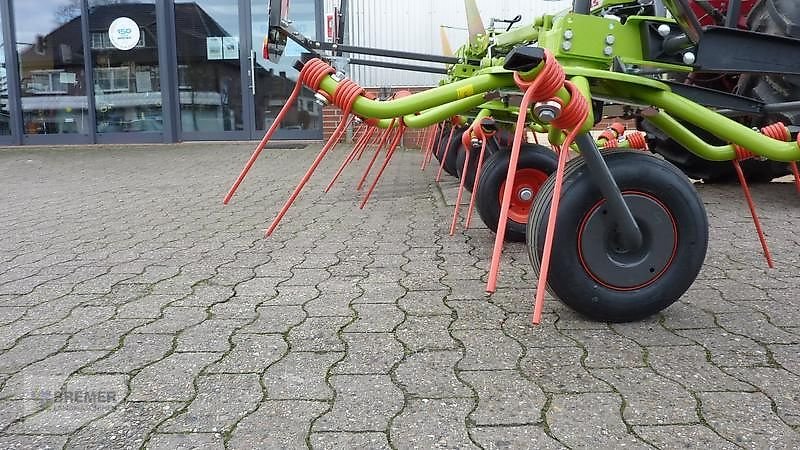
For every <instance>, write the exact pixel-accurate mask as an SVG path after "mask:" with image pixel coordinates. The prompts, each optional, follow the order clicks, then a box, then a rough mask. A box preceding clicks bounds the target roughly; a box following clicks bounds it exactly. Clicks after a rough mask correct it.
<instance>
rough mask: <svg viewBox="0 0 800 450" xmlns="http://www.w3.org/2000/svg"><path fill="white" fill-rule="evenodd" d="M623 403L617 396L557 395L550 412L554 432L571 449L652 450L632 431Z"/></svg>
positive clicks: (593, 394) (613, 394) (600, 394)
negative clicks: (621, 412) (622, 412)
mask: <svg viewBox="0 0 800 450" xmlns="http://www.w3.org/2000/svg"><path fill="white" fill-rule="evenodd" d="M621 404H622V399H621V398H620V397H619V395H618V394H615V393H608V394H606V393H587V394H556V395H554V396H553V400H552V404H551V406H550V409H549V410H548V411H547V422H548V423H549V424H550V432H551V433H552V435H553V436H554V437H555V438H556V439H558V440H559V441H560V442H562V443H563V444H564V445H566V446H568V447H587V446H589V445H590V446H591V447H594V448H620V447H622V446H624V447H626V448H651V447H650V446H649V445H647V444H645V443H644V442H642V441H641V440H639V439H637V438H636V436H634V435H632V434H630V433H629V432H628V429H627V427H626V425H625V423H624V422H623V421H622V419H621V418H620V416H619V410H620V406H621ZM587 443H591V444H589V445H587Z"/></svg>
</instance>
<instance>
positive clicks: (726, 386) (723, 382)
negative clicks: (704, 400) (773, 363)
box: [648, 345, 752, 392]
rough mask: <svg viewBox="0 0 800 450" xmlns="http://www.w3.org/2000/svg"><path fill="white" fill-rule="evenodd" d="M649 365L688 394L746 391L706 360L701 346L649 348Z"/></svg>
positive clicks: (744, 385) (745, 388) (748, 388)
mask: <svg viewBox="0 0 800 450" xmlns="http://www.w3.org/2000/svg"><path fill="white" fill-rule="evenodd" d="M648 362H649V363H650V366H651V367H652V368H653V370H655V371H656V372H658V373H659V374H661V375H662V376H664V377H667V378H669V379H671V380H673V381H675V382H677V383H679V384H680V385H681V386H683V387H685V388H686V389H688V390H690V391H692V392H703V391H749V390H751V389H752V387H751V386H748V385H747V384H745V383H742V382H741V381H739V380H737V379H736V378H734V377H731V376H730V375H728V374H726V373H725V372H723V371H722V370H720V369H719V367H717V366H715V365H714V364H712V363H710V362H709V361H708V360H707V356H706V351H705V349H703V348H702V347H699V346H696V345H695V346H693V347H686V346H680V347H650V348H648Z"/></svg>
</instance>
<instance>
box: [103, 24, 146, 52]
mask: <svg viewBox="0 0 800 450" xmlns="http://www.w3.org/2000/svg"><path fill="white" fill-rule="evenodd" d="M139 37H140V32H139V25H137V24H136V22H134V21H133V20H132V19H129V18H127V17H119V18H117V19H115V20H114V21H113V22H111V26H110V27H108V38H109V39H110V40H111V45H113V46H114V48H117V49H119V50H130V49H132V48H134V47H136V45H137V44H138V43H139Z"/></svg>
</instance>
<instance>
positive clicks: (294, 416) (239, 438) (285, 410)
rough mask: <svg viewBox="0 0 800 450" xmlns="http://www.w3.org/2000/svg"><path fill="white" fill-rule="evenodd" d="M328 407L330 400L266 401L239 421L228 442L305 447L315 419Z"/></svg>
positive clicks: (241, 445)
mask: <svg viewBox="0 0 800 450" xmlns="http://www.w3.org/2000/svg"><path fill="white" fill-rule="evenodd" d="M327 407H328V405H327V403H324V402H315V401H304V400H283V401H272V400H271V401H266V402H264V403H262V404H261V405H260V406H259V408H258V409H257V410H256V411H255V412H253V413H251V414H249V415H248V416H247V417H245V418H244V419H242V421H241V422H239V424H238V425H237V426H236V428H235V429H234V430H233V432H232V433H231V437H230V441H229V442H228V446H229V447H230V448H248V449H249V448H282V449H305V448H307V446H306V436H307V435H308V430H309V427H310V426H311V421H312V420H313V419H314V418H316V417H318V416H319V415H320V414H322V413H323V412H324V411H325V409H326V408H327Z"/></svg>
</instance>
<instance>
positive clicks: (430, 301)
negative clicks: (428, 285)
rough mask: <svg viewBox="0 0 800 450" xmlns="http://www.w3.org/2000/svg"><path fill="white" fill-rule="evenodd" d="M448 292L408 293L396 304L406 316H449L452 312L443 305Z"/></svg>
mask: <svg viewBox="0 0 800 450" xmlns="http://www.w3.org/2000/svg"><path fill="white" fill-rule="evenodd" d="M447 293H448V291H409V292H408V293H407V294H405V295H404V296H403V297H402V298H400V299H399V300H398V302H397V306H399V307H400V309H402V310H403V311H405V313H406V314H411V315H416V316H433V315H448V316H449V315H450V314H451V313H452V310H451V309H450V308H448V307H447V306H446V305H445V304H444V299H445V297H446V296H447Z"/></svg>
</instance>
